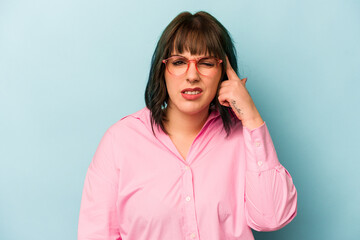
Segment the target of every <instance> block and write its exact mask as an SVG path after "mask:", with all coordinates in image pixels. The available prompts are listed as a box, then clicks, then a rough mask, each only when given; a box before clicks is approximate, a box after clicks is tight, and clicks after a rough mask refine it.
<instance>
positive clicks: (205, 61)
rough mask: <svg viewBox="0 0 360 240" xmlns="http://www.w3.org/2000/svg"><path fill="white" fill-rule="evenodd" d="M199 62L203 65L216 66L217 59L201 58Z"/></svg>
mask: <svg viewBox="0 0 360 240" xmlns="http://www.w3.org/2000/svg"><path fill="white" fill-rule="evenodd" d="M198 64H199V65H200V66H202V67H214V66H215V65H216V60H215V59H213V58H204V59H200V61H199V63H198Z"/></svg>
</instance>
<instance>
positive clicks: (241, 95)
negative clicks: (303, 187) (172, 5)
mask: <svg viewBox="0 0 360 240" xmlns="http://www.w3.org/2000/svg"><path fill="white" fill-rule="evenodd" d="M245 83H246V78H244V79H240V78H239V77H238V75H237V62H236V54H235V49H234V46H233V43H232V40H231V38H230V36H229V34H228V32H227V30H226V29H225V28H224V27H223V26H222V25H221V23H219V22H218V21H217V20H216V19H215V18H214V17H212V16H211V15H210V14H208V13H206V12H198V13H196V14H194V15H192V14H190V13H188V12H184V13H181V14H179V15H178V16H177V17H176V18H175V19H174V20H173V21H172V22H171V23H170V24H169V25H168V26H167V27H166V29H165V30H164V32H163V34H162V36H161V37H160V40H159V42H158V44H157V47H156V49H155V52H154V55H153V58H152V65H151V70H150V75H149V81H148V84H147V87H146V93H145V101H146V106H147V107H146V108H144V109H142V110H140V111H138V112H136V113H134V114H131V115H129V116H126V117H124V118H122V119H121V120H120V121H118V122H117V123H115V124H114V125H113V126H111V127H110V128H109V129H108V130H107V131H106V133H105V135H104V136H103V138H102V140H101V142H100V144H99V146H98V149H97V151H96V153H95V155H94V158H93V160H92V162H91V164H90V166H89V169H88V173H87V176H86V180H85V185H84V191H83V198H82V203H81V210H80V218H79V232H78V239H79V240H85V239H109V240H110V239H123V240H125V239H131V240H145V239H146V240H149V239H171V240H178V239H179V240H180V239H205V240H220V239H221V240H222V239H254V238H253V235H252V232H251V229H250V228H252V229H255V230H257V231H273V230H277V229H279V228H281V227H283V226H285V225H286V224H287V223H289V222H290V221H291V220H292V219H293V218H294V217H295V215H296V211H297V193H296V190H295V187H294V185H293V182H292V179H291V176H290V174H289V173H288V172H287V171H286V169H285V168H284V167H283V166H282V165H281V164H280V163H279V161H278V158H277V155H276V152H275V149H274V146H273V143H272V140H271V137H270V135H269V132H268V129H267V126H266V124H265V122H264V121H263V120H262V118H261V116H260V114H259V112H258V111H257V109H256V107H255V104H254V102H253V100H252V99H251V97H250V95H249V93H248V91H247V90H246V87H245Z"/></svg>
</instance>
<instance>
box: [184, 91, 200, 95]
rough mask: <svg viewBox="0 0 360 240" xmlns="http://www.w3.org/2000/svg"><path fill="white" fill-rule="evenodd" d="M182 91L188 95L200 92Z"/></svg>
mask: <svg viewBox="0 0 360 240" xmlns="http://www.w3.org/2000/svg"><path fill="white" fill-rule="evenodd" d="M183 93H185V94H189V95H196V94H199V93H201V91H184V92H183Z"/></svg>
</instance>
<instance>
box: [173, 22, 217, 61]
mask: <svg viewBox="0 0 360 240" xmlns="http://www.w3.org/2000/svg"><path fill="white" fill-rule="evenodd" d="M219 37H220V33H219V32H218V31H216V28H215V27H214V26H212V25H211V24H209V22H206V23H203V22H201V20H199V19H198V18H195V19H190V21H185V22H183V24H181V25H180V26H179V28H178V29H177V31H176V32H175V34H174V35H173V37H172V38H171V39H170V42H171V44H170V46H169V47H170V49H169V55H171V53H172V52H173V51H175V52H176V53H180V54H181V53H183V52H184V51H188V52H190V54H191V55H208V56H213V57H217V58H221V59H222V58H223V57H224V50H223V48H222V45H221V41H220V39H219Z"/></svg>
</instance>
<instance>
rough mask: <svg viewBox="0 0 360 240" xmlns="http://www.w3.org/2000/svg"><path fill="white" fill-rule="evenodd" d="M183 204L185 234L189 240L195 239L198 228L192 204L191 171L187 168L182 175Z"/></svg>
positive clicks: (193, 204) (193, 203)
mask: <svg viewBox="0 0 360 240" xmlns="http://www.w3.org/2000/svg"><path fill="white" fill-rule="evenodd" d="M183 199H184V200H183V201H184V202H183V204H184V213H185V216H184V220H185V229H184V230H185V234H186V235H187V236H189V237H190V239H196V238H197V234H196V233H197V232H198V226H197V221H196V209H195V202H194V186H193V176H192V171H191V169H190V168H188V169H187V170H186V171H184V174H183Z"/></svg>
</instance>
